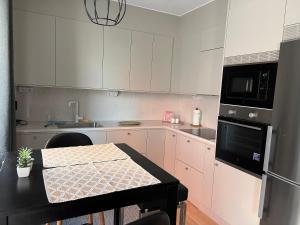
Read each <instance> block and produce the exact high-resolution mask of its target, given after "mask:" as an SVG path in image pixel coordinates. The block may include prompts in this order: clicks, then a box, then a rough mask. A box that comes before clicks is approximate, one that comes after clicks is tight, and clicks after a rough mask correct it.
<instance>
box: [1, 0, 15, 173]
mask: <svg viewBox="0 0 300 225" xmlns="http://www.w3.org/2000/svg"><path fill="white" fill-rule="evenodd" d="M11 18H12V1H11V0H0V170H1V166H2V162H3V159H4V156H5V152H7V151H11V150H14V140H15V116H14V114H15V111H14V82H13V69H12V68H13V66H12V65H13V46H12V19H11Z"/></svg>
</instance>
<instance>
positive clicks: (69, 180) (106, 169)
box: [43, 158, 160, 203]
mask: <svg viewBox="0 0 300 225" xmlns="http://www.w3.org/2000/svg"><path fill="white" fill-rule="evenodd" d="M43 177H44V183H45V188H46V193H47V197H48V200H49V202H50V203H60V202H66V201H72V200H76V199H81V198H87V197H92V196H96V195H102V194H107V193H111V192H115V191H121V190H126V189H132V188H137V187H142V186H148V185H153V184H157V183H160V181H159V180H158V179H156V178H155V177H153V176H152V175H151V174H150V173H148V172H147V171H146V170H144V169H143V168H142V167H140V166H139V165H138V164H136V163H135V162H134V161H133V160H132V159H130V158H128V159H125V160H117V161H106V162H101V163H88V164H84V165H74V166H66V167H57V168H51V169H45V170H43Z"/></svg>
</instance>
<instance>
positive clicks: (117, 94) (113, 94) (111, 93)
mask: <svg viewBox="0 0 300 225" xmlns="http://www.w3.org/2000/svg"><path fill="white" fill-rule="evenodd" d="M119 94H120V92H119V91H108V92H106V96H109V97H118V96H119Z"/></svg>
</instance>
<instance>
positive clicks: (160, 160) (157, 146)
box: [147, 129, 166, 168]
mask: <svg viewBox="0 0 300 225" xmlns="http://www.w3.org/2000/svg"><path fill="white" fill-rule="evenodd" d="M165 139H166V131H165V130H164V129H151V130H148V138H147V157H148V159H150V160H151V161H152V162H154V163H156V165H158V166H160V167H161V168H163V166H164V152H165Z"/></svg>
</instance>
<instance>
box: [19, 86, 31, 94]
mask: <svg viewBox="0 0 300 225" xmlns="http://www.w3.org/2000/svg"><path fill="white" fill-rule="evenodd" d="M32 90H33V88H32V87H17V91H18V92H19V93H31V92H32Z"/></svg>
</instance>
